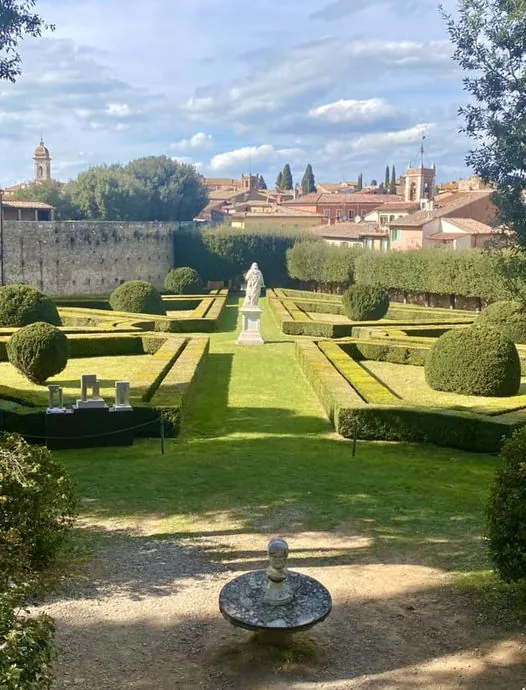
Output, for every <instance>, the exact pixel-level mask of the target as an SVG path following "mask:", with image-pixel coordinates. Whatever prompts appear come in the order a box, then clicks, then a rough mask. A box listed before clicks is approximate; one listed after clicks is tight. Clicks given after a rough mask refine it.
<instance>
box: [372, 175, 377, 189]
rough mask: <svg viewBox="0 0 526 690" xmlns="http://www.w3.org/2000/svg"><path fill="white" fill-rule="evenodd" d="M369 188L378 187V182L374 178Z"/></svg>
mask: <svg viewBox="0 0 526 690" xmlns="http://www.w3.org/2000/svg"><path fill="white" fill-rule="evenodd" d="M371 187H378V180H377V179H376V178H375V177H373V179H372V180H371Z"/></svg>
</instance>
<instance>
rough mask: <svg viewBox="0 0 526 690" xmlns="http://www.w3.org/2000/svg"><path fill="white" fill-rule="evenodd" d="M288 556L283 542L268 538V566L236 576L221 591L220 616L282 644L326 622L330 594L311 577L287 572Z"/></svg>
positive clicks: (287, 550)
mask: <svg viewBox="0 0 526 690" xmlns="http://www.w3.org/2000/svg"><path fill="white" fill-rule="evenodd" d="M288 555H289V547H288V544H287V542H286V541H285V540H284V539H281V538H275V539H271V541H270V542H269V545H268V556H269V561H270V565H269V567H268V568H267V569H266V570H256V571H254V572H251V573H246V574H245V575H241V576H239V577H236V578H235V579H234V580H231V581H230V582H228V583H227V584H226V585H225V586H224V587H223V589H222V590H221V593H220V594H219V610H220V611H221V613H222V614H223V616H224V617H225V618H226V619H227V620H229V621H230V622H231V623H232V624H233V625H235V626H238V627H240V628H245V629H246V630H253V631H258V632H263V633H266V634H268V637H269V641H278V640H283V641H285V640H286V639H288V638H289V636H290V634H291V633H295V632H299V631H303V630H308V629H309V628H312V627H313V626H314V625H316V624H317V623H321V621H323V620H325V618H327V616H328V615H329V613H330V612H331V609H332V599H331V595H330V593H329V591H328V590H327V589H326V588H325V587H324V586H323V585H322V584H321V583H320V582H318V581H317V580H315V579H314V578H312V577H309V576H308V575H303V574H302V573H296V572H293V571H289V570H288V569H287V568H286V563H287V558H288Z"/></svg>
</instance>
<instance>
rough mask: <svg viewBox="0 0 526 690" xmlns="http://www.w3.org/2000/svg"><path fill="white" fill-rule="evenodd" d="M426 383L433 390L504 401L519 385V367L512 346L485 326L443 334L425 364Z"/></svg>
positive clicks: (513, 346) (505, 338) (497, 333)
mask: <svg viewBox="0 0 526 690" xmlns="http://www.w3.org/2000/svg"><path fill="white" fill-rule="evenodd" d="M426 381H427V383H428V384H429V386H431V388H434V389H435V390H441V391H450V392H452V393H462V394H464V395H486V396H496V397H506V396H511V395H515V394H516V393H517V391H518V390H519V387H520V383H521V365H520V360H519V354H518V352H517V348H516V347H515V345H514V344H513V342H512V341H511V340H510V339H509V338H507V337H506V336H504V335H502V334H501V333H499V332H498V331H496V330H495V329H494V328H490V327H489V326H471V327H469V328H464V329H461V330H455V331H448V332H447V333H444V335H442V336H441V337H440V338H439V339H438V340H437V341H435V343H434V344H433V346H432V348H431V351H430V353H429V356H428V359H427V362H426Z"/></svg>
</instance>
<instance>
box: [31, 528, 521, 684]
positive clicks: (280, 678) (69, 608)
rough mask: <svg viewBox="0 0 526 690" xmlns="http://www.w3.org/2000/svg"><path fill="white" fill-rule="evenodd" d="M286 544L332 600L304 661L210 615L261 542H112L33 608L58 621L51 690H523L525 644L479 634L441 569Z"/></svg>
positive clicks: (259, 562) (341, 548)
mask: <svg viewBox="0 0 526 690" xmlns="http://www.w3.org/2000/svg"><path fill="white" fill-rule="evenodd" d="M289 538H290V542H291V544H293V545H294V548H295V549H296V551H297V552H298V553H299V552H301V554H302V556H303V555H304V554H308V557H307V558H304V557H302V558H301V559H300V558H297V559H296V561H294V559H293V558H291V563H290V567H291V568H292V569H295V568H296V569H298V570H301V571H302V572H305V573H307V574H309V575H311V576H313V577H316V578H318V579H319V580H320V581H322V582H323V583H324V584H325V585H326V586H327V587H328V588H329V589H330V591H331V593H332V595H333V601H334V610H333V613H332V614H331V616H330V617H329V618H328V619H327V621H325V622H324V623H322V624H321V625H320V626H318V627H317V628H315V629H313V630H312V631H311V632H310V634H309V635H310V638H311V639H313V640H314V641H315V642H316V644H317V650H318V651H317V655H316V657H315V658H314V659H307V660H303V661H301V659H300V660H298V659H294V658H291V659H287V658H285V659H283V658H281V659H280V658H279V657H277V656H276V655H275V654H271V653H269V652H268V651H267V650H265V649H263V648H261V647H260V646H258V645H255V644H254V643H253V642H250V634H249V633H247V632H245V631H243V630H238V629H235V628H233V627H232V626H231V625H230V624H229V623H228V622H227V621H225V620H224V619H223V618H222V617H221V616H220V614H219V611H218V604H217V599H218V594H219V591H220V589H221V587H222V586H223V584H224V583H225V582H227V581H228V580H229V579H231V578H232V577H235V576H236V575H238V574H239V573H240V572H245V571H247V570H251V569H257V568H260V567H264V565H265V554H264V548H265V544H266V542H267V539H268V534H234V535H220V536H210V537H201V538H199V537H197V538H194V539H193V540H189V539H185V540H179V541H176V540H174V539H155V538H152V537H138V536H131V535H130V536H127V537H122V536H120V537H116V538H111V539H109V540H108V541H107V542H106V543H105V545H104V546H102V547H101V548H100V549H99V550H98V551H97V553H96V554H95V557H94V558H93V560H92V561H91V563H90V564H89V566H88V570H87V572H86V577H85V578H83V579H82V580H76V581H74V582H72V583H70V585H69V588H68V590H67V591H66V592H62V593H61V594H59V595H55V597H54V598H51V599H49V600H48V601H47V602H46V603H45V605H43V606H42V607H41V609H42V610H45V611H47V612H48V613H50V614H51V615H52V616H53V617H54V618H55V619H56V623H57V640H58V643H59V645H60V647H61V652H60V656H59V661H58V664H57V669H56V672H57V679H56V683H55V685H54V688H55V690H59V689H66V688H83V690H101V689H104V690H116V689H119V690H132V689H133V690H139V689H141V690H146V689H150V688H151V689H152V690H154V689H158V690H173V689H176V688H177V689H178V688H184V689H185V690H190V689H194V688H206V689H207V690H221V689H223V688H225V689H227V688H236V689H237V688H239V689H240V690H244V689H245V688H246V689H250V690H262V689H264V688H272V689H276V688H287V689H288V690H294V689H297V690H300V689H301V690H314V689H316V690H318V689H325V690H336V689H338V690H339V689H340V688H341V689H342V690H345V689H347V688H348V689H351V688H352V689H355V688H356V689H360V690H365V689H367V690H369V689H373V688H374V689H375V690H376V689H382V690H383V689H388V688H396V689H402V688H403V689H406V688H407V689H410V688H438V689H440V688H443V689H444V690H446V689H447V690H450V689H451V690H452V689H453V688H455V689H456V688H468V689H473V690H475V688H476V689H477V690H480V689H482V690H486V689H490V688H491V689H495V690H503V689H506V690H508V688H509V689H510V690H515V689H516V690H521V688H523V687H524V685H525V684H526V663H525V661H524V659H525V655H524V652H525V650H526V636H524V635H518V634H515V635H506V634H505V633H503V632H499V631H496V630H495V629H493V628H491V627H488V626H485V625H484V624H483V623H482V622H481V621H480V620H479V619H477V617H476V615H475V613H474V612H473V606H472V605H471V606H470V605H467V604H464V602H463V601H462V599H461V598H459V596H458V595H456V596H455V595H453V594H452V593H451V591H450V590H449V589H448V588H447V587H443V585H444V584H446V583H447V577H446V575H444V574H443V573H442V572H441V571H439V570H435V569H432V568H426V567H423V566H416V565H411V564H403V563H402V564H399V563H374V562H371V559H370V556H369V557H368V558H367V560H365V559H364V557H362V556H360V549H362V548H363V546H364V543H363V542H364V540H363V539H361V538H356V537H353V536H352V535H341V534H340V535H337V534H330V533H300V534H294V535H290V537H289ZM320 543H322V544H323V545H324V549H323V550H322V551H320V550H319V545H320ZM332 552H334V553H337V554H340V555H339V556H338V557H333V556H329V555H328V554H330V553H332ZM342 554H343V555H342ZM306 565H308V567H305V566H306Z"/></svg>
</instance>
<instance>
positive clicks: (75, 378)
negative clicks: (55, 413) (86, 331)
mask: <svg viewBox="0 0 526 690" xmlns="http://www.w3.org/2000/svg"><path fill="white" fill-rule="evenodd" d="M150 359H151V355H126V356H122V357H86V358H83V359H70V360H69V362H68V365H67V367H66V368H65V369H64V371H63V372H61V373H60V374H57V376H53V377H52V378H51V379H49V381H47V383H46V385H45V386H37V385H36V384H34V383H31V381H28V379H26V377H25V376H23V375H22V374H21V373H20V372H19V371H18V370H17V369H15V367H14V366H13V365H12V364H10V363H9V362H0V383H1V384H2V385H3V386H8V387H9V388H13V389H15V390H16V391H21V392H23V393H25V392H27V393H30V398H31V401H32V402H33V403H34V404H37V405H43V406H47V403H48V389H47V386H48V384H52V383H55V384H58V385H60V386H62V388H63V391H64V401H65V403H67V404H68V405H69V404H71V403H73V402H75V400H77V398H79V397H80V377H81V376H82V374H97V377H98V379H99V381H100V384H101V385H100V390H101V395H102V397H107V398H108V399H109V400H112V399H113V395H114V393H115V381H121V380H124V381H127V380H129V376H130V372H131V371H132V370H140V369H141V367H142V365H144V364H146V363H147V362H149V361H150Z"/></svg>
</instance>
